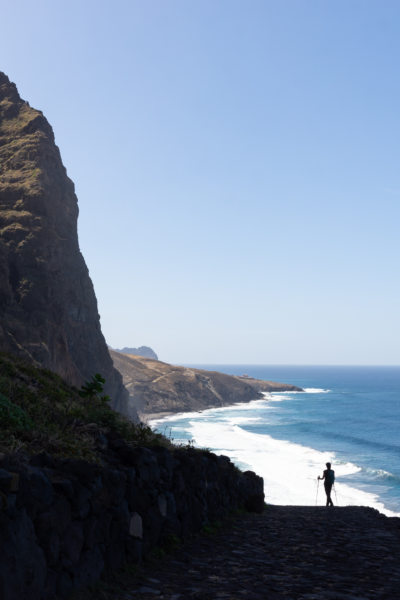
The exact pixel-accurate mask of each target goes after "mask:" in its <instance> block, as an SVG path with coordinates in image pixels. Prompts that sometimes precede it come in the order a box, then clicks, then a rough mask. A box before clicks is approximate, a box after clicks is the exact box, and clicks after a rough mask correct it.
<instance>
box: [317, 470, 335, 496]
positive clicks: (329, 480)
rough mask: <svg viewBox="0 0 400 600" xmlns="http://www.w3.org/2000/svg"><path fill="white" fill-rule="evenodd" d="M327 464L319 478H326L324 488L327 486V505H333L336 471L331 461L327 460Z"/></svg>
mask: <svg viewBox="0 0 400 600" xmlns="http://www.w3.org/2000/svg"><path fill="white" fill-rule="evenodd" d="M326 466H327V468H326V469H325V471H324V472H323V474H322V477H320V476H319V475H318V479H323V480H324V488H325V494H326V506H333V502H332V498H331V492H332V486H333V484H334V483H335V471H334V470H333V469H332V468H331V463H330V462H327V463H326Z"/></svg>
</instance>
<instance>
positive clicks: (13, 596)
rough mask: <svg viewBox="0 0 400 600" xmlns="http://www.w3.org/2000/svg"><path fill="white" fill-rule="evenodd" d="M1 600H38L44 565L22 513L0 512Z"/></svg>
mask: <svg viewBox="0 0 400 600" xmlns="http://www.w3.org/2000/svg"><path fill="white" fill-rule="evenodd" d="M0 531H1V543H0V598H1V599H2V600H28V599H29V600H40V598H41V595H42V590H43V589H44V585H45V580H46V561H45V557H44V553H43V550H42V548H40V546H39V545H38V542H37V539H36V535H35V531H34V528H33V524H32V521H31V520H30V518H29V517H28V515H27V513H26V511H25V510H21V511H14V512H13V516H11V515H10V514H5V513H2V512H0Z"/></svg>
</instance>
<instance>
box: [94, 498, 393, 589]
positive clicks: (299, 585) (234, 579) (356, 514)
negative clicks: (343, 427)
mask: <svg viewBox="0 0 400 600" xmlns="http://www.w3.org/2000/svg"><path fill="white" fill-rule="evenodd" d="M118 584H119V585H118V587H119V589H118V591H117V590H114V591H112V592H111V590H110V591H109V592H108V593H107V592H104V594H105V595H104V596H103V595H99V594H98V593H97V595H95V596H93V598H94V597H96V598H97V599H99V598H103V597H104V598H107V599H108V598H110V600H111V599H112V600H133V599H135V600H149V599H153V600H154V599H160V600H161V599H163V600H189V599H193V600H243V599H245V600H281V599H282V600H283V599H285V600H367V599H368V600H375V599H378V598H379V599H387V600H399V599H400V519H397V518H391V519H389V518H387V517H385V516H383V515H380V514H379V513H378V512H377V511H374V510H373V509H370V508H361V507H344V508H337V507H334V508H325V507H301V506H296V507H295V506H268V507H267V508H266V509H265V511H264V513H263V514H261V515H251V514H246V515H244V516H241V517H238V518H237V519H236V520H235V521H234V522H233V523H231V524H230V526H229V527H226V528H223V529H222V530H220V531H219V532H218V533H216V534H212V535H200V536H198V537H196V539H194V540H192V541H191V542H190V543H188V544H185V545H184V546H182V547H181V548H180V549H179V550H177V551H175V552H174V553H173V554H172V555H170V556H168V557H167V558H164V559H162V560H159V561H157V562H152V563H151V564H148V565H146V564H145V565H144V566H142V567H140V568H139V569H138V572H137V573H136V574H135V575H124V576H123V577H121V578H120V579H119V580H118Z"/></svg>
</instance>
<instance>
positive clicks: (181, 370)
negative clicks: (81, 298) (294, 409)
mask: <svg viewBox="0 0 400 600" xmlns="http://www.w3.org/2000/svg"><path fill="white" fill-rule="evenodd" d="M110 353H111V357H112V359H113V361H114V365H115V367H116V368H117V369H118V371H119V372H120V373H121V374H122V376H123V380H124V384H125V386H126V388H127V389H128V391H129V395H130V398H131V402H133V403H134V405H135V408H136V409H137V411H138V414H139V416H140V417H141V418H142V419H144V420H149V419H151V418H154V417H155V416H157V417H160V416H165V415H167V414H171V413H177V412H182V411H183V412H187V411H188V412H190V411H199V410H205V409H207V408H214V407H220V406H229V405H231V404H235V403H237V402H250V401H251V400H257V399H259V398H262V397H263V395H262V392H278V391H286V392H288V391H302V390H301V388H298V387H296V386H294V385H290V384H285V383H277V382H272V381H261V380H258V379H253V378H251V377H240V376H235V375H227V374H225V373H220V372H217V371H206V370H203V369H195V368H189V367H182V366H176V365H170V364H168V363H165V362H162V361H156V360H152V359H149V358H143V357H141V356H134V355H129V354H121V353H119V352H115V351H113V350H110Z"/></svg>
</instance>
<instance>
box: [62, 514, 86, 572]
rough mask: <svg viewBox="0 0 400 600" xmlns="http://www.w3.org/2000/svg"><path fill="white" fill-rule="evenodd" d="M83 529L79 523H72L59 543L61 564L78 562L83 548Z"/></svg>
mask: <svg viewBox="0 0 400 600" xmlns="http://www.w3.org/2000/svg"><path fill="white" fill-rule="evenodd" d="M83 542H84V538H83V527H82V523H80V522H79V521H73V522H72V523H71V524H70V526H69V527H68V529H67V531H66V532H65V534H64V536H63V539H62V542H61V552H62V562H63V564H65V565H71V564H75V563H77V562H78V560H79V557H80V554H81V551H82V548H83Z"/></svg>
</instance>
